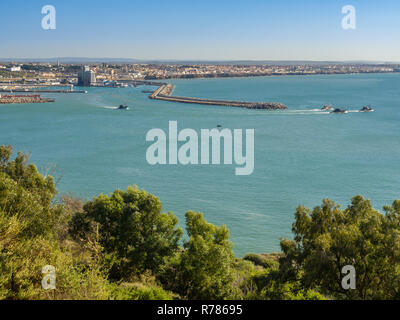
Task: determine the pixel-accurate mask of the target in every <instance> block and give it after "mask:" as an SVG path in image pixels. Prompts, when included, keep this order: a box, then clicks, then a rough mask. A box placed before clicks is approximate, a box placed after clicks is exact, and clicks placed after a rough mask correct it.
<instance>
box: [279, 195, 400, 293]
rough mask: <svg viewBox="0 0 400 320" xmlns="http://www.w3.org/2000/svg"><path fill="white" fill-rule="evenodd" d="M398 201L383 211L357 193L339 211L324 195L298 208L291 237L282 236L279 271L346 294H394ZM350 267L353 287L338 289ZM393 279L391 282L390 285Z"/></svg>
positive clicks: (289, 277)
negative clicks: (311, 204) (313, 203)
mask: <svg viewBox="0 0 400 320" xmlns="http://www.w3.org/2000/svg"><path fill="white" fill-rule="evenodd" d="M398 204H399V203H398V202H395V203H394V205H393V206H392V207H390V208H389V207H387V208H386V209H387V212H388V214H387V216H384V215H382V214H381V213H380V212H378V211H377V210H375V209H374V208H373V207H372V205H371V202H370V201H369V200H365V199H364V198H363V197H361V196H356V197H354V198H353V199H352V203H351V205H350V206H349V207H348V208H346V209H345V210H341V209H340V207H339V206H338V205H336V204H335V203H334V202H332V201H330V200H324V201H323V204H322V206H318V207H316V208H314V210H313V211H311V210H309V209H307V208H304V207H302V206H300V207H298V209H297V211H296V215H295V218H296V220H295V222H294V224H293V233H294V235H295V238H294V241H290V240H282V241H281V248H282V251H283V252H284V253H285V256H284V257H283V258H282V259H281V260H280V271H281V275H283V277H284V278H285V279H286V280H291V281H300V282H301V284H302V286H303V287H304V288H318V289H319V290H320V291H321V292H322V293H324V294H326V295H331V296H333V297H336V298H347V299H391V298H395V297H397V296H398V293H397V292H398V288H399V287H398V283H399V272H398V266H399V261H400V260H399V242H398V239H399V238H398V235H399V223H398V220H397V213H398V211H397V210H398ZM346 265H352V266H354V267H355V269H356V274H357V279H356V280H357V281H356V290H344V289H343V288H342V284H341V283H342V278H343V277H344V275H343V274H342V273H341V270H342V268H343V267H344V266H346ZM393 284H396V285H395V286H393Z"/></svg>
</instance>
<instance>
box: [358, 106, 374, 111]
mask: <svg viewBox="0 0 400 320" xmlns="http://www.w3.org/2000/svg"><path fill="white" fill-rule="evenodd" d="M374 111H375V110H374V109H373V108H372V107H371V106H364V107H362V109H361V110H360V112H374Z"/></svg>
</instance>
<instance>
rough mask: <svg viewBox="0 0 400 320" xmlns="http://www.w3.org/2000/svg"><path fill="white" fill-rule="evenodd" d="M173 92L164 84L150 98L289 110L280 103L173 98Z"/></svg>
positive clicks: (167, 84) (169, 86)
mask: <svg viewBox="0 0 400 320" xmlns="http://www.w3.org/2000/svg"><path fill="white" fill-rule="evenodd" d="M173 90H174V86H173V85H172V84H169V83H164V84H162V85H161V86H160V87H159V88H158V89H157V90H156V91H154V92H153V93H152V94H151V95H150V96H149V98H150V99H156V100H164V101H171V102H180V103H194V104H204V105H214V106H228V107H239V108H247V109H268V110H285V109H287V108H288V107H287V106H285V105H284V104H282V103H279V102H247V101H229V100H212V99H201V98H191V97H177V96H171V94H172V92H173Z"/></svg>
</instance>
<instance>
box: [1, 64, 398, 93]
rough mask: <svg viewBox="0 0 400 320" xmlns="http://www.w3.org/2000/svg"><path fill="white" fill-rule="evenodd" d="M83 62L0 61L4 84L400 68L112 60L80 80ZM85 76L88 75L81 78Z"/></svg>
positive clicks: (394, 67) (109, 82)
mask: <svg viewBox="0 0 400 320" xmlns="http://www.w3.org/2000/svg"><path fill="white" fill-rule="evenodd" d="M82 67H83V64H64V63H60V62H55V63H43V62H42V63H38V62H36V63H35V62H31V63H15V62H8V63H7V62H5V63H1V62H0V88H1V87H3V86H4V85H5V84H10V83H14V82H15V83H24V84H47V85H57V84H74V85H85V86H86V85H97V86H99V85H101V86H103V85H104V86H107V85H113V84H115V82H117V81H119V80H162V79H180V78H222V77H255V76H274V75H315V74H352V73H392V72H400V65H397V64H396V65H395V64H328V63H327V64H315V63H314V64H293V63H292V64H282V65H275V64H256V63H254V64H240V63H236V64H235V63H232V64H206V63H205V64H172V63H153V64H138V63H134V64H127V63H119V64H117V63H116V64H109V63H97V64H89V65H88V66H86V69H85V72H87V73H89V80H88V81H86V83H84V82H83V81H81V83H79V74H80V73H81V72H82ZM81 80H85V79H81Z"/></svg>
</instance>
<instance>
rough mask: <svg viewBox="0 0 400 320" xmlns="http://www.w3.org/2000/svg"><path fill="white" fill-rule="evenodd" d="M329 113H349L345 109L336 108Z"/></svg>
mask: <svg viewBox="0 0 400 320" xmlns="http://www.w3.org/2000/svg"><path fill="white" fill-rule="evenodd" d="M331 113H349V112H348V111H347V110H343V109H339V108H336V109H335V110H333V111H332V112H331Z"/></svg>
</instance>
